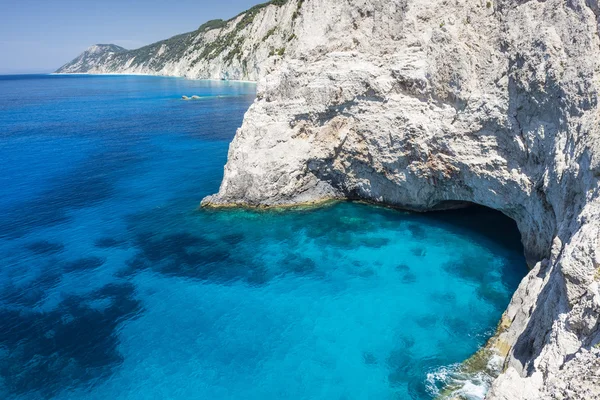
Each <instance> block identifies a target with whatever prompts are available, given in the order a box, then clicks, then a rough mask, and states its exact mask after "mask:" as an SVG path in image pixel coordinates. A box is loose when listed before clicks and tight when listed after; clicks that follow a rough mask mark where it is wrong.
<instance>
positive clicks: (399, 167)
mask: <svg viewBox="0 0 600 400" xmlns="http://www.w3.org/2000/svg"><path fill="white" fill-rule="evenodd" d="M293 3H294V2H293V1H292V2H290V3H288V4H287V5H286V6H285V7H287V8H285V11H284V10H273V11H271V12H273V13H276V12H277V13H288V14H289V13H290V12H291V10H292V9H296V7H297V5H296V4H293ZM288 14H286V15H288ZM289 15H291V14H289ZM599 16H600V8H599V4H598V0H587V1H586V0H568V1H564V0H546V1H533V0H529V1H528V0H497V1H495V2H491V1H490V2H487V1H479V0H477V1H472V0H455V1H447V0H432V1H428V2H423V1H419V0H347V1H344V2H337V1H336V2H332V1H329V0H306V1H304V2H303V4H302V6H301V12H300V13H299V15H297V16H296V18H295V19H294V20H293V22H289V25H286V26H289V27H290V29H292V30H293V32H292V33H293V35H294V38H293V40H292V42H293V46H288V47H287V48H286V51H285V55H284V57H283V60H281V61H279V62H278V63H274V64H266V65H265V66H263V67H262V68H259V69H260V72H261V73H260V74H259V85H258V99H257V101H256V102H255V103H254V104H253V105H252V106H251V108H250V110H249V111H248V113H247V114H246V117H245V120H244V123H243V126H242V127H241V129H240V130H239V131H238V133H237V135H236V137H235V139H234V141H233V142H232V144H231V147H230V151H229V160H228V163H227V166H226V168H225V177H224V180H223V183H222V185H221V189H220V191H219V193H218V194H216V195H214V196H211V197H208V198H207V199H205V200H204V201H203V205H205V206H215V207H219V206H231V205H244V206H245V205H250V206H276V205H291V204H298V203H306V202H318V201H321V200H324V199H330V198H340V199H345V198H350V199H366V200H370V201H374V202H378V203H384V204H389V205H394V206H401V207H407V208H411V209H418V210H428V209H432V208H444V207H446V206H447V205H448V204H449V203H448V202H456V201H462V202H472V203H477V204H482V205H485V206H488V207H491V208H494V209H497V210H501V211H502V212H504V213H505V214H506V215H508V216H510V217H511V218H513V219H514V220H515V221H516V222H517V224H518V226H519V229H520V231H521V233H522V239H523V243H524V245H525V249H526V256H527V259H528V261H529V262H530V265H531V266H532V271H531V272H530V273H529V275H528V276H527V277H526V278H525V279H524V281H523V282H522V284H521V286H520V287H519V289H518V291H517V293H516V294H515V296H514V298H513V300H512V302H511V304H510V306H509V308H508V310H507V311H506V313H505V315H504V317H503V320H502V324H501V325H500V329H499V334H498V336H497V337H496V338H495V340H493V341H492V343H491V346H492V348H493V349H494V350H495V351H496V352H497V353H498V354H499V355H500V356H501V357H502V358H503V359H504V360H505V361H504V365H503V373H502V374H501V375H500V376H499V377H498V379H496V380H495V382H494V384H493V386H492V389H491V390H490V393H489V394H488V398H491V399H511V400H512V399H546V398H547V399H550V398H585V399H590V398H600V397H594V396H600V383H598V382H600V376H598V375H597V374H598V373H599V372H598V371H599V370H600V366H599V365H598V364H599V363H598V358H599V357H600V349H599V348H598V343H599V342H600V325H599V318H600V292H599V284H600V282H599V281H600V249H599V248H598V246H599V235H600V201H599V182H598V178H599V177H600V109H599V106H598V88H599V85H600V74H599V67H600V65H599V63H600V39H599V36H598V35H599V29H600V25H599V22H600V19H599V18H598V17H599ZM284 24H285V22H284Z"/></svg>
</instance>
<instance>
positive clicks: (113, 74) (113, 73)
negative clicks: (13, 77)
mask: <svg viewBox="0 0 600 400" xmlns="http://www.w3.org/2000/svg"><path fill="white" fill-rule="evenodd" d="M30 75H50V76H52V75H56V76H154V77H158V78H174V79H187V80H190V81H213V82H236V83H249V84H253V85H256V84H257V82H256V81H249V80H242V79H214V78H189V77H187V76H181V75H162V74H147V73H139V72H138V73H134V72H127V73H120V72H102V73H96V72H50V73H47V74H30Z"/></svg>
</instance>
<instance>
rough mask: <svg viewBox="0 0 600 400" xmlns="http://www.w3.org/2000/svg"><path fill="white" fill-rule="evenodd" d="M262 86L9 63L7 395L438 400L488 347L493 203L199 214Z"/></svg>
mask: <svg viewBox="0 0 600 400" xmlns="http://www.w3.org/2000/svg"><path fill="white" fill-rule="evenodd" d="M254 91H255V87H254V85H252V84H244V83H233V82H208V81H189V80H183V79H173V78H156V77H85V76H77V77H65V76H22V77H0V190H1V192H0V194H1V196H0V324H1V330H0V398H3V399H47V398H52V399H86V400H93V399H132V400H133V399H257V400H259V399H260V400H268V399H282V398H285V399H307V400H308V399H327V400H338V399H340V400H341V399H348V400H350V399H430V398H432V396H433V395H434V394H435V391H436V386H439V385H441V382H439V381H436V380H432V379H431V377H435V376H437V375H436V374H435V373H436V371H440V369H442V368H444V367H446V366H449V365H453V364H455V363H458V362H461V361H463V360H464V359H466V358H468V357H469V356H470V355H471V354H473V353H474V352H475V351H476V350H477V349H478V347H479V346H481V345H483V344H484V343H485V341H486V339H487V338H488V337H489V336H490V334H492V333H493V331H494V328H495V325H496V323H497V321H498V320H499V318H500V316H501V313H502V311H503V310H504V309H505V307H506V305H507V304H508V302H509V300H510V296H511V295H512V293H513V292H514V290H515V289H516V287H517V284H518V282H519V281H520V279H521V278H522V277H523V276H524V275H525V273H526V268H525V262H524V259H523V257H522V255H521V254H522V249H521V246H520V244H519V237H518V232H517V231H516V228H515V226H514V225H513V224H512V223H511V222H510V221H508V220H507V219H506V218H504V217H503V216H501V215H499V214H497V213H494V212H492V211H489V210H485V209H480V208H473V209H469V210H462V211H454V212H445V213H435V214H426V215H416V214H411V213H405V212H400V211H394V210H389V209H384V208H378V207H372V206H367V205H361V204H352V203H339V204H334V205H330V206H327V207H324V208H322V209H319V210H296V211H285V212H251V211H243V210H229V211H202V210H198V204H199V202H200V200H201V199H202V197H203V196H205V195H208V194H211V193H214V192H216V191H217V190H218V186H219V183H220V180H221V177H222V171H223V165H224V163H225V161H226V155H227V148H228V143H229V142H230V140H231V139H232V137H233V135H234V134H235V130H236V128H237V127H238V126H239V125H240V124H241V121H242V118H243V114H244V112H245V111H246V109H247V108H248V106H249V105H250V104H251V103H252V101H253V98H254ZM182 95H188V96H191V95H199V96H201V97H202V99H201V100H197V101H189V102H186V101H182V100H180V98H181V96H182ZM428 376H429V378H430V379H429V381H428V380H427V378H428Z"/></svg>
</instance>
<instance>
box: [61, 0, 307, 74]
mask: <svg viewBox="0 0 600 400" xmlns="http://www.w3.org/2000/svg"><path fill="white" fill-rule="evenodd" d="M298 10H299V8H298V3H297V2H296V1H287V2H286V1H283V0H275V1H271V2H270V4H269V3H265V4H261V5H258V6H256V7H253V8H251V9H250V10H247V11H245V12H244V13H242V14H240V15H238V16H237V17H235V18H232V19H231V20H229V21H221V20H215V21H209V22H208V23H206V24H203V25H202V26H200V28H198V29H197V30H196V31H194V32H189V33H185V34H182V35H178V36H175V37H172V38H170V39H167V40H163V41H161V42H157V43H154V44H151V45H148V46H145V47H142V48H140V49H136V50H125V49H123V48H122V47H119V46H115V45H94V46H91V47H90V48H88V49H87V50H86V51H85V52H84V53H83V54H81V55H80V56H79V57H77V58H76V59H74V60H73V61H71V62H69V63H67V64H65V65H64V66H62V67H61V68H59V69H58V70H57V71H56V72H57V73H60V74H72V73H86V74H145V75H162V76H180V77H187V78H190V79H231V80H248V81H256V80H258V77H259V76H260V74H261V70H262V69H263V68H265V67H268V66H271V65H273V64H275V63H277V61H278V60H279V59H280V58H281V55H283V54H284V53H285V51H286V49H287V48H289V47H292V46H293V42H294V40H295V37H294V36H293V26H294V25H295V23H296V19H297V16H298V15H299V14H298Z"/></svg>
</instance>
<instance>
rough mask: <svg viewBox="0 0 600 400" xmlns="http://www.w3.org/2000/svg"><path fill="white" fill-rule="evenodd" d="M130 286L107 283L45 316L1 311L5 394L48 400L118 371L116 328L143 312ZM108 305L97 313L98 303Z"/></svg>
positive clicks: (0, 344)
mask: <svg viewBox="0 0 600 400" xmlns="http://www.w3.org/2000/svg"><path fill="white" fill-rule="evenodd" d="M134 295H135V289H134V287H133V285H131V284H128V283H125V284H110V285H107V286H104V287H103V288H101V289H99V290H97V291H95V292H92V293H91V294H89V295H86V296H69V297H67V298H65V299H64V300H63V301H62V302H61V303H60V304H59V305H58V307H57V308H56V309H55V310H52V311H49V312H38V311H27V310H16V309H11V308H0V318H1V319H2V321H3V324H4V326H5V327H7V328H8V329H3V330H1V331H0V347H3V348H6V349H7V350H8V351H7V352H6V354H5V356H4V357H2V358H0V375H1V377H2V379H1V381H2V386H3V388H4V390H6V391H8V392H9V393H11V394H14V395H29V396H34V395H35V394H37V395H39V396H41V397H44V398H50V397H53V396H55V395H56V394H58V393H59V392H60V391H62V390H65V389H68V388H72V387H74V386H78V385H81V384H83V383H89V382H93V381H95V380H96V379H98V378H101V377H106V376H108V375H110V374H111V373H112V371H113V370H114V368H116V367H117V366H119V365H120V364H121V363H122V361H123V357H122V355H121V354H120V353H119V352H118V349H117V347H118V343H119V340H118V337H117V332H118V326H119V325H120V324H121V323H122V322H124V321H126V320H131V319H132V318H135V317H136V316H137V315H139V313H140V312H141V311H142V306H141V303H140V302H139V301H138V300H136V299H135V297H134ZM106 299H108V300H110V305H108V306H106V307H104V308H102V309H98V308H97V307H93V306H92V305H91V304H92V303H93V302H94V301H96V300H106Z"/></svg>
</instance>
